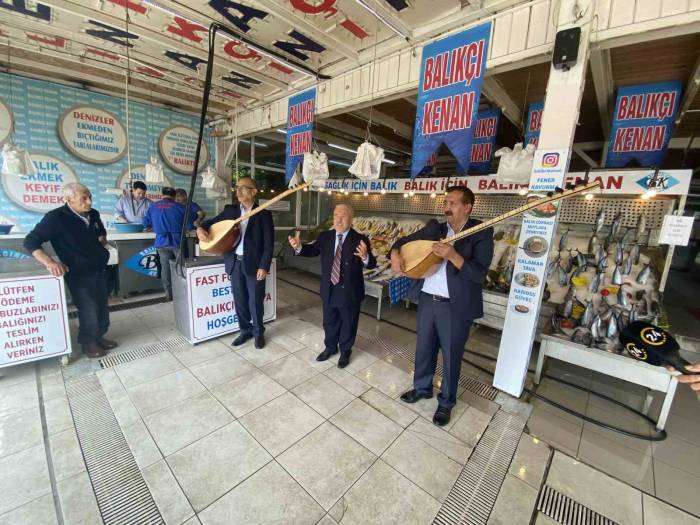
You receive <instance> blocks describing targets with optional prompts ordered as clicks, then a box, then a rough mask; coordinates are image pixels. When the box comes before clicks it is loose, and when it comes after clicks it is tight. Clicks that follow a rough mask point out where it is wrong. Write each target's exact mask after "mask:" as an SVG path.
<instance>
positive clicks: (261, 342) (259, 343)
mask: <svg viewBox="0 0 700 525" xmlns="http://www.w3.org/2000/svg"><path fill="white" fill-rule="evenodd" d="M255 348H257V349H260V348H265V336H264V335H259V336H258V337H256V338H255Z"/></svg>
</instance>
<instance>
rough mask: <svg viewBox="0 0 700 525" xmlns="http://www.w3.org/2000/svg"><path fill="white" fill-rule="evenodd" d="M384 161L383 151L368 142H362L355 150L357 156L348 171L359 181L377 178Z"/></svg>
mask: <svg viewBox="0 0 700 525" xmlns="http://www.w3.org/2000/svg"><path fill="white" fill-rule="evenodd" d="M383 160H384V150H383V149H382V148H380V147H379V146H375V145H374V144H372V143H370V142H363V143H362V144H360V147H359V148H357V156H356V157H355V162H353V163H352V166H350V167H349V168H348V171H349V172H350V173H352V174H353V175H355V177H357V178H358V179H361V180H374V179H378V178H379V174H380V173H381V169H382V161H383Z"/></svg>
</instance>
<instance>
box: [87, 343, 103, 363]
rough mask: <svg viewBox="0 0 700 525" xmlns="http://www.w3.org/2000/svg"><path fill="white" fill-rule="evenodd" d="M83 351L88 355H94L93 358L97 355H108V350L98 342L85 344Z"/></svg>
mask: <svg viewBox="0 0 700 525" xmlns="http://www.w3.org/2000/svg"><path fill="white" fill-rule="evenodd" d="M83 353H84V354H85V355H86V356H88V357H92V358H93V359H94V358H96V357H104V356H106V355H107V351H106V350H105V349H104V348H102V347H101V346H100V345H98V344H97V343H87V344H84V345H83Z"/></svg>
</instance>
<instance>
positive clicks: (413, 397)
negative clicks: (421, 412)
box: [401, 389, 433, 403]
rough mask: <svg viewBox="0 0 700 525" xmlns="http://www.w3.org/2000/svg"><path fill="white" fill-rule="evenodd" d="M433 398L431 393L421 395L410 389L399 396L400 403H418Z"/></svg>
mask: <svg viewBox="0 0 700 525" xmlns="http://www.w3.org/2000/svg"><path fill="white" fill-rule="evenodd" d="M432 397H433V393H432V392H430V394H421V393H420V392H418V390H416V389H411V390H409V391H408V392H404V393H403V394H401V401H404V402H406V403H415V402H416V401H420V400H421V399H430V398H432Z"/></svg>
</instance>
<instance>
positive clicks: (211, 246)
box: [199, 182, 312, 255]
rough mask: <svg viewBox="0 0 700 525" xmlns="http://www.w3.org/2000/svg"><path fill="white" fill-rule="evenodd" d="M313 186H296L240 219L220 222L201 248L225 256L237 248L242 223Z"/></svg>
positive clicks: (214, 225)
mask: <svg viewBox="0 0 700 525" xmlns="http://www.w3.org/2000/svg"><path fill="white" fill-rule="evenodd" d="M311 184H312V183H311V182H305V183H303V184H300V185H299V186H295V187H294V188H290V189H288V190H286V191H283V192H282V193H280V194H279V195H276V196H275V197H273V198H271V199H270V200H269V201H266V202H265V203H263V204H260V205H258V207H257V208H253V209H252V210H250V211H249V212H248V213H246V214H245V215H241V216H240V217H239V218H238V219H230V220H226V221H219V222H217V223H214V224H212V225H211V228H209V240H208V241H199V247H200V248H201V249H202V250H204V251H207V252H209V253H214V254H216V255H223V254H225V253H226V252H229V251H231V248H232V247H233V246H235V244H236V243H237V242H238V238H239V237H240V235H241V230H240V227H239V224H240V223H241V222H242V221H244V220H246V219H249V218H250V217H252V216H253V215H255V214H256V213H260V212H261V211H263V210H264V209H266V208H268V207H270V206H272V205H273V204H274V203H276V202H277V201H281V200H282V199H284V198H285V197H287V196H288V195H291V194H292V193H295V192H297V191H299V190H302V189H304V188H308V187H309V186H311Z"/></svg>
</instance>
